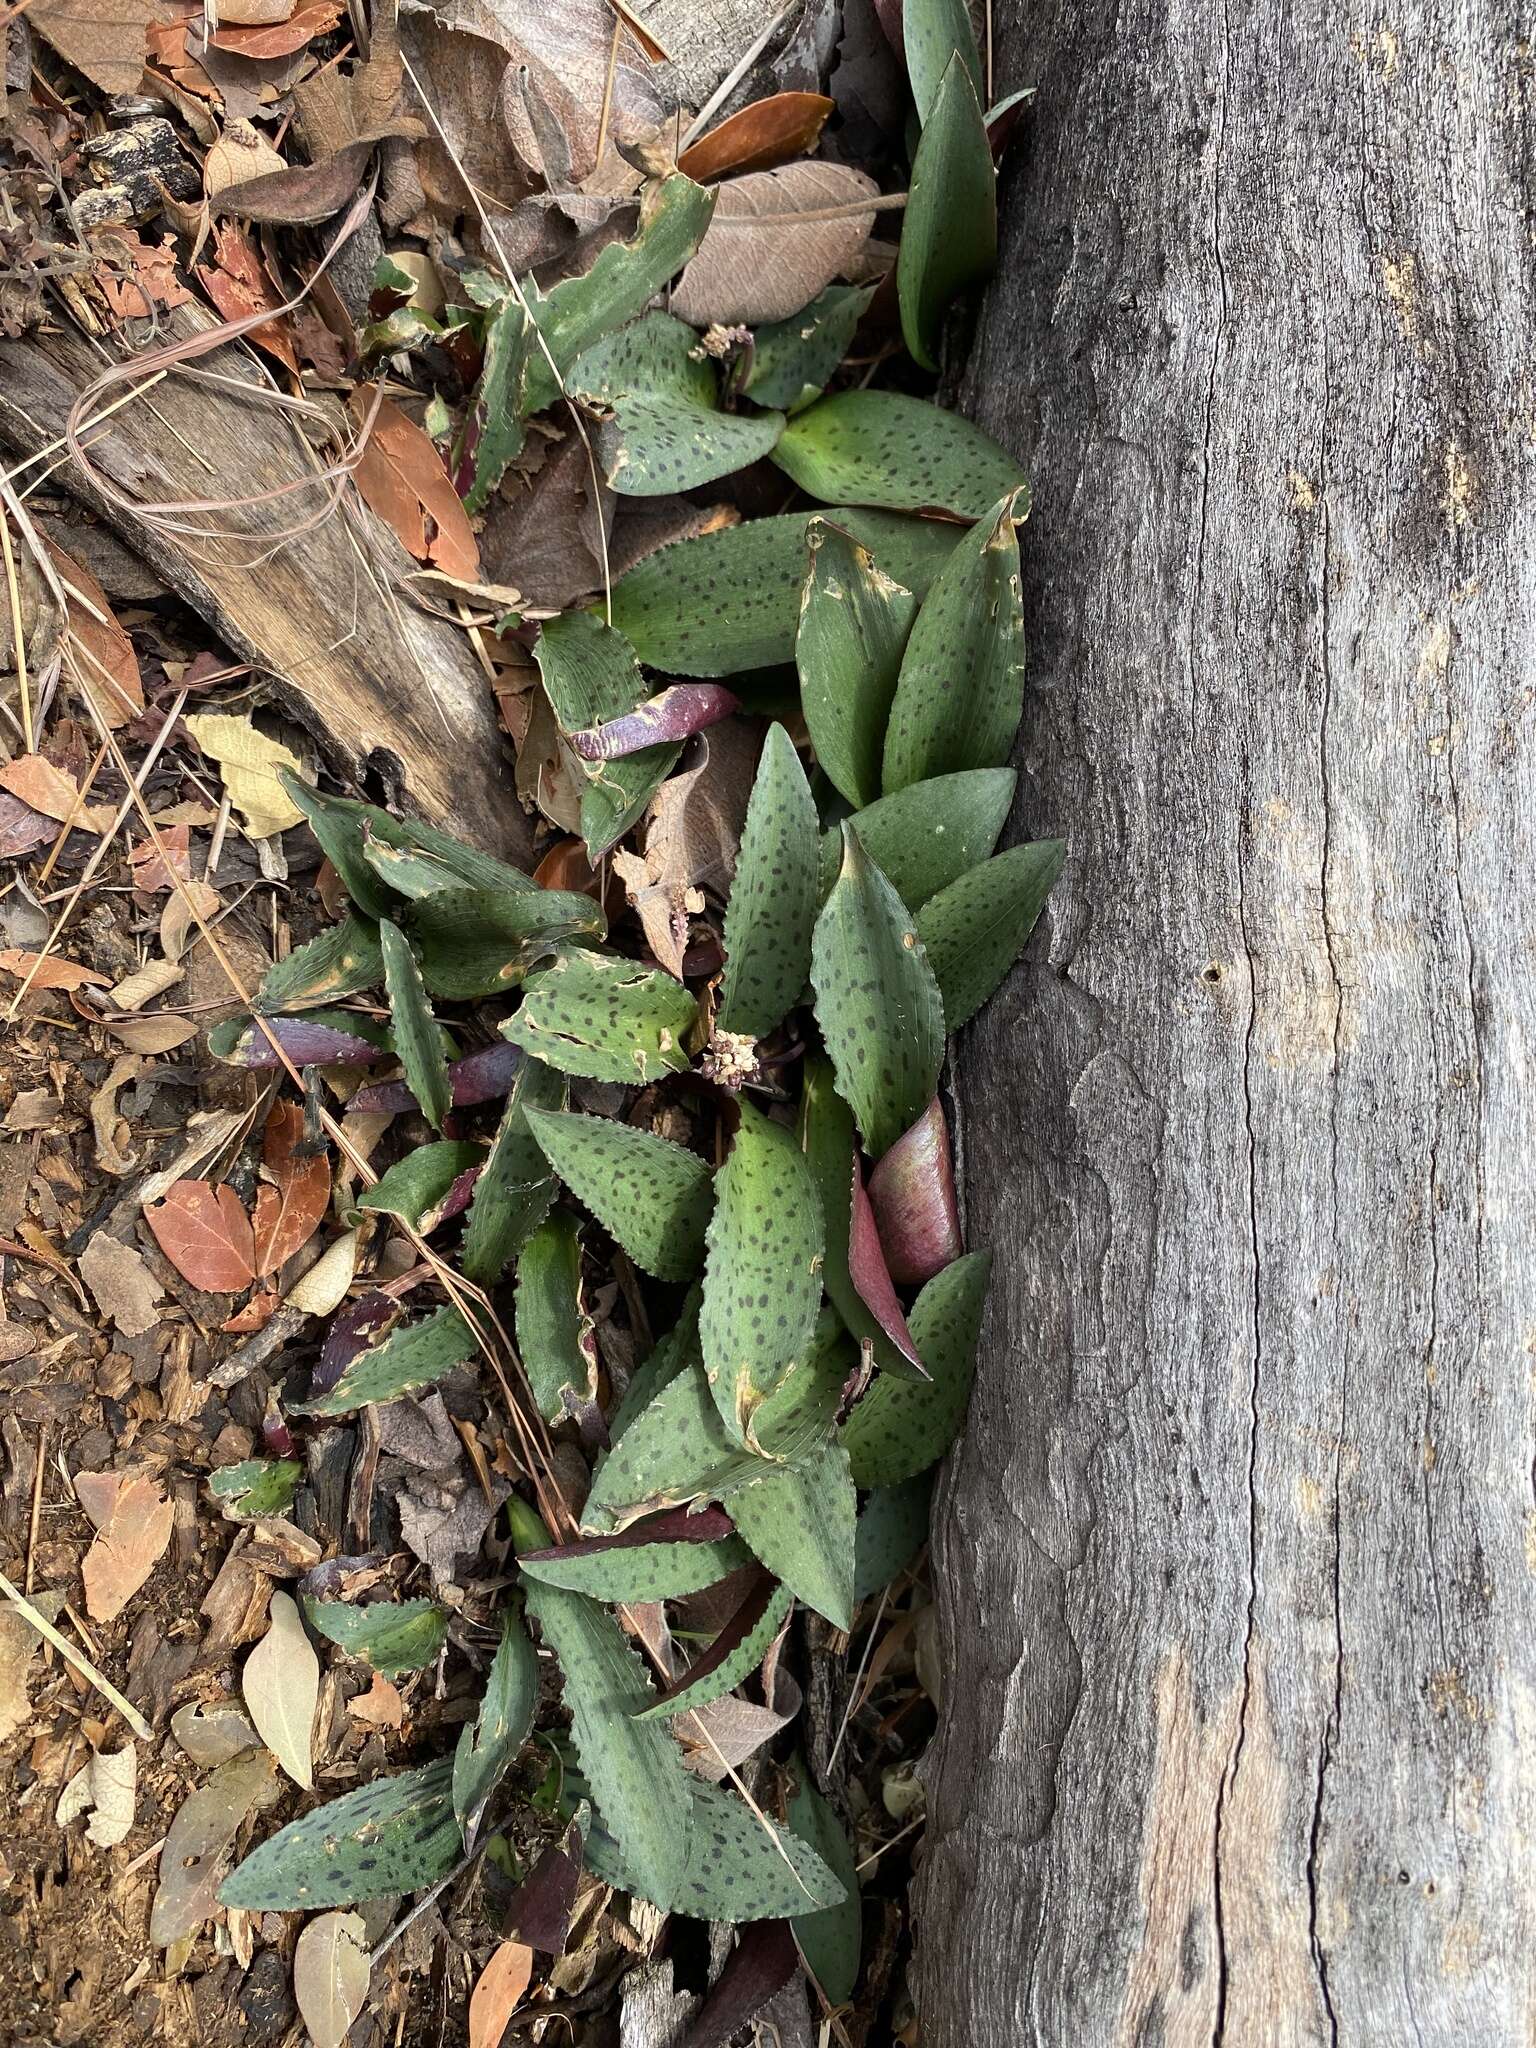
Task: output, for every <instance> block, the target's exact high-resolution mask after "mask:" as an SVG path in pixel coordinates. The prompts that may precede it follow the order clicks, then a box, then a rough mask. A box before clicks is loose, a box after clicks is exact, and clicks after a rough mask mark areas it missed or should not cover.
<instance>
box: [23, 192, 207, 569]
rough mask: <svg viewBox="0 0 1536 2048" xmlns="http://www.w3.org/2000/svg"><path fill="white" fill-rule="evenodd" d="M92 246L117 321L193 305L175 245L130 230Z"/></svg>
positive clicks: (106, 234)
mask: <svg viewBox="0 0 1536 2048" xmlns="http://www.w3.org/2000/svg"><path fill="white" fill-rule="evenodd" d="M93 246H95V247H97V248H99V249H100V250H101V251H102V253H103V255H104V256H107V257H109V258H111V259H112V261H111V262H110V263H106V264H103V266H102V268H101V269H100V270H98V271H97V273H96V282H97V284H98V285H99V286H100V288H101V295H102V297H103V298H104V299H105V300H106V302H107V306H108V309H109V310H110V312H111V313H112V316H113V318H114V319H117V320H147V319H148V318H149V317H150V315H151V314H152V313H153V312H154V310H155V308H156V306H185V305H189V304H190V303H191V299H192V294H191V293H190V292H189V291H188V290H187V287H186V285H185V284H184V283H183V282H182V279H181V275H180V273H179V271H178V270H177V268H176V245H175V244H174V242H169V241H167V242H156V243H147V242H143V241H141V240H140V239H139V237H138V236H137V235H136V234H134V233H132V231H131V230H130V229H128V228H109V229H106V230H105V231H103V232H102V233H101V234H98V235H96V236H95V237H94V238H93ZM55 559H57V555H56V556H55Z"/></svg>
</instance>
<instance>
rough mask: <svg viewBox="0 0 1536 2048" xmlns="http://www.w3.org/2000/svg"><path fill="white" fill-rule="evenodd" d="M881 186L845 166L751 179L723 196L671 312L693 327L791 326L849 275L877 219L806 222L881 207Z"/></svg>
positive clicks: (756, 174) (802, 167)
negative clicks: (866, 203)
mask: <svg viewBox="0 0 1536 2048" xmlns="http://www.w3.org/2000/svg"><path fill="white" fill-rule="evenodd" d="M878 189H879V188H878V187H877V186H876V184H875V181H874V179H873V178H867V177H865V175H864V173H863V172H862V171H855V170H851V169H849V167H848V166H847V165H846V164H823V163H800V164H788V165H786V166H785V168H784V169H783V170H780V171H749V172H748V173H747V175H746V176H745V177H743V178H731V179H728V180H727V181H726V183H725V184H723V185H720V186H718V187H717V188H716V198H715V211H714V214H713V217H712V218H711V220H710V223H709V226H708V227H707V228H706V229H705V231H704V239H703V241H702V242H700V244H699V246H698V249H697V251H696V252H695V254H694V255H693V257H692V258H691V259H690V260H689V262H688V263H687V264H685V266H684V268H683V274H682V276H681V277H680V278H679V279H678V281H677V283H676V285H675V286H674V287H673V291H672V311H673V312H674V313H675V314H676V315H677V316H678V318H679V319H680V320H686V321H688V322H689V323H690V325H692V326H694V327H707V326H708V325H709V324H710V322H711V321H719V322H720V323H721V325H723V326H727V327H729V326H733V325H735V324H736V323H737V322H739V321H746V322H749V323H755V322H758V321H762V320H787V319H789V318H790V316H791V315H792V314H794V313H798V312H799V311H800V309H801V307H802V306H806V305H809V303H810V302H811V300H812V299H814V298H815V296H816V294H817V293H818V292H819V291H821V290H822V288H823V287H824V286H826V285H829V284H830V283H831V282H832V280H833V278H835V277H839V276H841V275H842V273H843V272H844V271H845V270H847V268H848V267H849V265H850V264H852V263H853V262H854V261H855V259H856V258H857V256H858V253H859V251H860V250H861V249H862V248H863V246H864V244H865V243H866V242H867V241H868V239H869V235H870V230H871V229H872V228H873V227H874V224H875V216H874V213H873V211H871V212H869V213H856V214H850V215H845V216H844V217H843V218H841V219H838V220H802V219H799V218H798V217H797V216H799V215H801V214H809V213H820V212H823V211H825V210H826V209H828V208H830V207H841V206H849V205H852V204H854V203H856V202H857V201H858V200H861V199H867V198H873V197H874V196H875V195H876V193H877V191H878Z"/></svg>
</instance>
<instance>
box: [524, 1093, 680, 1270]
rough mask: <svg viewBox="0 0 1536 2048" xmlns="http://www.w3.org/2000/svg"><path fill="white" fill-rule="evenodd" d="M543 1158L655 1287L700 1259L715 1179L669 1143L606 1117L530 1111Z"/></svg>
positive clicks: (532, 1129) (650, 1133)
mask: <svg viewBox="0 0 1536 2048" xmlns="http://www.w3.org/2000/svg"><path fill="white" fill-rule="evenodd" d="M528 1123H529V1129H530V1130H531V1131H532V1132H533V1135H534V1137H535V1138H536V1139H537V1141H538V1143H539V1145H540V1146H541V1147H542V1149H543V1152H544V1156H545V1158H546V1159H547V1160H548V1161H549V1163H550V1165H551V1166H552V1167H553V1168H554V1170H555V1172H556V1173H557V1174H559V1176H560V1178H561V1179H562V1180H563V1181H564V1182H565V1184H566V1186H567V1187H568V1188H569V1189H570V1190H571V1192H572V1194H573V1195H575V1197H576V1199H577V1200H578V1201H579V1202H582V1203H584V1204H585V1205H586V1207H587V1208H589V1209H590V1210H591V1211H592V1214H593V1215H594V1216H595V1217H596V1218H597V1220H598V1222H599V1223H601V1224H602V1226H603V1228H604V1229H605V1230H606V1231H607V1232H608V1234H609V1235H610V1236H611V1237H612V1238H613V1239H614V1240H615V1241H616V1242H617V1243H618V1244H620V1245H622V1246H623V1248H624V1250H625V1251H626V1252H628V1254H629V1256H630V1257H631V1258H632V1259H633V1260H634V1261H635V1263H636V1265H638V1266H643V1267H644V1269H645V1271H646V1272H647V1273H654V1274H655V1276H656V1278H657V1279H658V1280H690V1279H692V1277H693V1275H694V1274H695V1273H696V1272H697V1271H698V1269H699V1266H700V1263H701V1262H702V1260H703V1257H704V1232H705V1229H706V1228H707V1226H708V1223H709V1212H710V1208H711V1206H712V1204H713V1200H714V1176H713V1175H712V1174H711V1172H710V1170H709V1168H708V1167H707V1166H706V1165H705V1164H704V1161H703V1160H702V1159H700V1158H698V1157H697V1156H696V1155H695V1154H694V1153H692V1152H689V1151H688V1150H687V1149H686V1148H685V1147H684V1146H682V1145H674V1144H673V1143H672V1142H671V1141H670V1139H667V1138H658V1137H656V1136H654V1135H653V1133H652V1132H650V1131H642V1130H637V1129H636V1128H635V1126H634V1125H633V1124H625V1123H620V1122H618V1121H617V1120H616V1119H615V1118H613V1117H603V1116H577V1115H563V1116H562V1115H559V1114H556V1113H554V1112H550V1111H535V1112H534V1113H532V1114H531V1115H530V1117H529V1120H528Z"/></svg>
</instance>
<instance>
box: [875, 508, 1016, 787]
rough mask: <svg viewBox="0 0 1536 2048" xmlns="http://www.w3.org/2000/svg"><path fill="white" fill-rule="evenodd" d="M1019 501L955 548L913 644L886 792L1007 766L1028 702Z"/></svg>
mask: <svg viewBox="0 0 1536 2048" xmlns="http://www.w3.org/2000/svg"><path fill="white" fill-rule="evenodd" d="M1017 503H1018V501H1017V498H1016V497H1007V498H1004V499H1003V501H1002V503H1001V504H1000V505H998V506H997V507H996V509H995V511H994V512H993V513H992V514H991V515H989V517H987V518H986V519H983V520H979V521H978V522H977V524H976V525H975V526H973V527H972V528H971V530H970V532H969V533H968V534H967V535H966V537H965V539H964V540H963V541H962V542H961V543H960V545H959V547H957V548H956V549H955V552H954V554H953V555H952V556H951V557H950V560H949V563H948V565H947V567H946V568H945V570H944V573H943V574H942V575H941V576H940V577H939V580H938V581H937V582H936V583H935V584H934V586H933V589H932V590H931V591H930V592H929V594H928V598H927V600H926V602H925V603H924V605H923V608H922V610H921V611H920V612H919V613H918V615H917V623H916V625H915V626H914V627H913V628H912V637H911V639H910V640H908V642H907V651H906V655H905V657H904V658H903V660H902V664H901V676H900V678H899V680H898V682H897V684H896V700H895V702H894V704H893V705H892V706H891V722H890V724H889V726H888V727H887V728H886V735H885V786H886V789H887V790H894V789H905V788H906V787H907V785H908V784H909V783H913V782H922V781H925V780H927V778H928V777H930V776H934V775H949V774H953V773H955V772H956V771H958V770H960V769H963V768H1000V767H1002V766H1003V765H1004V763H1005V762H1006V761H1007V759H1008V756H1009V754H1010V752H1011V751H1012V749H1013V741H1014V735H1015V734H1016V733H1017V732H1018V729H1019V717H1020V714H1021V711H1022V708H1023V698H1024V617H1023V610H1022V603H1021V598H1020V593H1019V542H1018V535H1017V533H1016V532H1015V530H1014V523H1015V521H1016V519H1017V518H1018V511H1017Z"/></svg>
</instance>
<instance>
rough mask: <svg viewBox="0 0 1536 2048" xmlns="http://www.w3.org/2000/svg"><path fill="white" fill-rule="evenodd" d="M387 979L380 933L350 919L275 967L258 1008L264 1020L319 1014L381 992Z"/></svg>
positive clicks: (265, 982) (259, 993)
mask: <svg viewBox="0 0 1536 2048" xmlns="http://www.w3.org/2000/svg"><path fill="white" fill-rule="evenodd" d="M383 978H384V960H383V956H382V954H381V953H380V951H379V935H378V932H377V930H376V929H375V927H374V926H373V925H371V924H369V923H368V922H367V921H366V920H365V919H364V918H361V917H354V916H352V915H351V914H350V913H349V914H348V915H347V916H346V917H344V918H343V919H342V920H341V922H340V924H334V925H332V926H331V928H330V930H329V931H326V932H322V933H321V934H320V936H319V938H318V939H311V940H310V941H309V944H308V945H307V946H295V947H294V949H293V951H292V952H291V953H290V954H289V955H288V957H287V959H286V960H279V961H278V962H277V964H276V965H275V966H273V967H269V968H268V969H267V971H266V973H265V974H264V975H263V976H262V980H261V986H260V988H259V989H257V991H256V1001H255V1005H254V1007H255V1009H256V1012H257V1014H258V1016H263V1017H273V1016H276V1015H277V1014H278V1013H279V1012H280V1011H282V1010H314V1009H319V1008H321V1007H322V1006H323V1005H325V1004H327V1003H334V1002H335V1001H336V1000H337V999H338V998H339V997H341V996H355V995H357V994H358V993H359V992H360V991H361V990H362V989H365V988H376V987H377V986H378V984H379V983H380V982H381V981H382V980H383Z"/></svg>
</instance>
